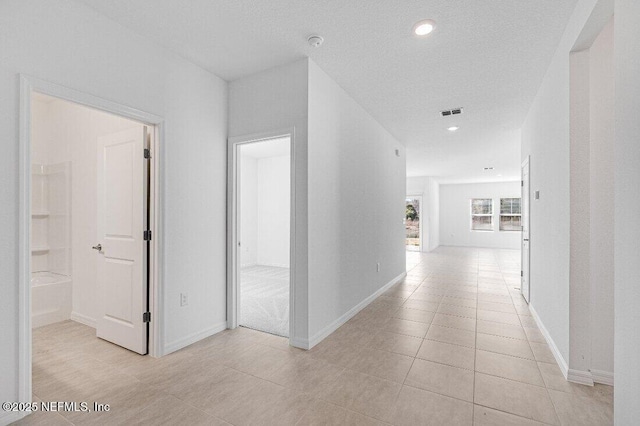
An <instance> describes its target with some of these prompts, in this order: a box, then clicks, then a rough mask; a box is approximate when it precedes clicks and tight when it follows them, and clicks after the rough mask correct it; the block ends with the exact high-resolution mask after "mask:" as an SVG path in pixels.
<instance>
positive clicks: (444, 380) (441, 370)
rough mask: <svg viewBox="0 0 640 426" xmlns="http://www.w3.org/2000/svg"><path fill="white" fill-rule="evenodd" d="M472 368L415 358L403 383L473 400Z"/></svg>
mask: <svg viewBox="0 0 640 426" xmlns="http://www.w3.org/2000/svg"><path fill="white" fill-rule="evenodd" d="M473 378H474V373H473V371H472V370H465V369H463V368H458V367H452V366H450V365H444V364H438V363H435V362H431V361H425V360H422V359H416V360H415V362H414V363H413V365H412V366H411V370H410V371H409V374H408V375H407V380H406V381H405V385H407V386H413V387H415V388H420V389H424V390H428V391H431V392H435V393H437V394H440V395H446V396H450V397H453V398H458V399H462V400H465V401H469V402H473Z"/></svg>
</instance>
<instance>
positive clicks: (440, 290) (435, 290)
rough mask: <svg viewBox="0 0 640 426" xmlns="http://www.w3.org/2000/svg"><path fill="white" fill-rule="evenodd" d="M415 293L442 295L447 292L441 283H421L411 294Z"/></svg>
mask: <svg viewBox="0 0 640 426" xmlns="http://www.w3.org/2000/svg"><path fill="white" fill-rule="evenodd" d="M417 294H429V295H432V296H440V297H442V296H444V295H445V294H447V287H446V286H445V285H443V284H439V285H437V286H434V285H425V284H422V285H421V286H420V287H418V288H417V289H416V291H415V292H414V293H413V294H412V296H414V295H417Z"/></svg>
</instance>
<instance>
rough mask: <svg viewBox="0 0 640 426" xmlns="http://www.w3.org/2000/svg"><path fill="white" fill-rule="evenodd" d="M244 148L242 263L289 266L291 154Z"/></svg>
mask: <svg viewBox="0 0 640 426" xmlns="http://www.w3.org/2000/svg"><path fill="white" fill-rule="evenodd" d="M241 149H242V148H241ZM241 152H242V154H241V155H242V157H241V158H242V159H241V167H240V170H241V171H240V173H241V177H240V179H241V186H242V188H241V190H240V194H241V200H240V205H241V208H240V233H241V236H240V241H241V242H242V244H241V248H242V259H241V260H240V261H241V265H242V266H250V265H256V264H257V265H268V266H279V267H283V268H288V267H289V255H290V253H289V241H290V240H289V237H290V232H289V228H290V205H291V195H290V194H291V191H290V185H291V179H290V177H291V171H290V170H291V169H290V160H291V159H290V156H288V155H287V156H277V157H261V158H255V157H252V156H250V155H245V153H244V151H241Z"/></svg>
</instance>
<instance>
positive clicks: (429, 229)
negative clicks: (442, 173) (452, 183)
mask: <svg viewBox="0 0 640 426" xmlns="http://www.w3.org/2000/svg"><path fill="white" fill-rule="evenodd" d="M407 195H422V216H421V217H420V223H421V226H422V227H423V228H422V232H423V233H422V238H423V241H422V251H423V252H429V251H432V250H435V249H436V248H437V247H438V246H439V245H440V184H438V182H437V181H436V180H435V178H432V177H427V176H424V177H409V178H407Z"/></svg>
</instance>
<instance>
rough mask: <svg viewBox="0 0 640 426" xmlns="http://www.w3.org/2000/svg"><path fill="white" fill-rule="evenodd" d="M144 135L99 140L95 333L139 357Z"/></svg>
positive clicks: (143, 334)
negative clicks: (136, 353) (96, 313)
mask: <svg viewBox="0 0 640 426" xmlns="http://www.w3.org/2000/svg"><path fill="white" fill-rule="evenodd" d="M146 133H147V129H146V127H144V126H140V127H136V128H135V129H131V130H126V131H122V132H117V133H113V134H110V135H107V136H104V137H101V138H99V139H98V189H97V197H98V243H99V244H100V247H97V250H99V252H98V254H97V255H98V262H97V277H96V278H97V288H98V294H97V295H96V297H97V298H98V305H99V311H98V315H97V316H98V318H97V324H96V332H97V336H98V337H100V338H101V339H105V340H108V341H110V342H113V343H115V344H117V345H120V346H123V347H125V348H127V349H129V350H132V351H134V352H138V353H140V354H146V353H147V332H148V327H147V321H146V319H144V318H143V315H145V313H146V312H147V306H148V305H147V303H148V299H147V291H148V290H147V242H146V241H145V238H144V231H145V230H146V229H147V228H146V226H147V211H146V210H147V198H146V190H147V189H146V186H147V173H148V170H147V168H148V161H147V160H145V158H144V149H145V142H146ZM94 248H95V247H94Z"/></svg>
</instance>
